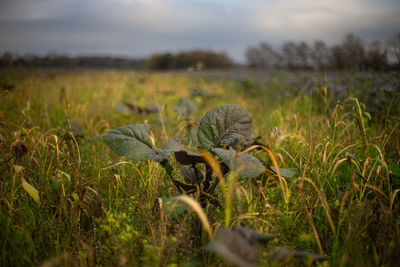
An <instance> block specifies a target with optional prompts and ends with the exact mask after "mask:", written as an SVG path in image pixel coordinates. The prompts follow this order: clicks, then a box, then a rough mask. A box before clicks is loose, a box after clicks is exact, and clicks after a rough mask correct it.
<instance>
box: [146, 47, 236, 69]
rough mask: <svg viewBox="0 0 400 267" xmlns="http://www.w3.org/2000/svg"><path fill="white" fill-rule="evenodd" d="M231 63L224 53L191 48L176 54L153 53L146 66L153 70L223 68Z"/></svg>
mask: <svg viewBox="0 0 400 267" xmlns="http://www.w3.org/2000/svg"><path fill="white" fill-rule="evenodd" d="M232 65H233V63H232V60H231V59H230V58H229V57H228V56H227V55H226V54H224V53H216V52H213V51H205V50H192V51H186V52H180V53H178V54H170V53H165V54H153V55H152V56H151V57H150V59H149V60H148V67H149V68H150V69H154V70H168V69H185V68H189V67H196V68H202V67H204V68H208V69H224V68H229V67H231V66H232Z"/></svg>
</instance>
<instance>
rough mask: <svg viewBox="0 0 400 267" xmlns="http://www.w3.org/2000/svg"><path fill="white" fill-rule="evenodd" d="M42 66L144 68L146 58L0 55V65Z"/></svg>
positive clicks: (54, 54)
mask: <svg viewBox="0 0 400 267" xmlns="http://www.w3.org/2000/svg"><path fill="white" fill-rule="evenodd" d="M10 66H14V67H40V68H54V67H57V68H68V69H73V68H104V69H143V68H146V66H147V60H146V59H130V58H123V57H112V56H77V57H70V56H66V55H62V54H57V53H51V54H48V55H45V56H38V55H33V54H25V55H22V56H20V55H16V54H11V53H10V52H6V53H3V55H2V56H1V57H0V67H10Z"/></svg>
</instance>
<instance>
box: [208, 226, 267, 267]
mask: <svg viewBox="0 0 400 267" xmlns="http://www.w3.org/2000/svg"><path fill="white" fill-rule="evenodd" d="M206 250H208V251H212V252H215V253H216V254H218V255H219V256H220V257H221V258H223V259H224V260H225V261H226V262H227V263H229V264H231V265H233V266H240V267H255V266H257V263H258V261H259V259H260V256H261V254H260V253H259V252H258V250H257V249H256V248H255V247H253V246H252V245H251V244H250V243H249V242H248V241H247V240H246V239H245V237H243V236H242V235H241V234H240V233H238V232H236V231H232V230H230V229H228V228H224V227H220V228H219V229H218V231H217V233H216V234H215V238H214V240H212V241H210V242H209V243H208V244H207V246H206Z"/></svg>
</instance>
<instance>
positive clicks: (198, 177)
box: [182, 166, 204, 185]
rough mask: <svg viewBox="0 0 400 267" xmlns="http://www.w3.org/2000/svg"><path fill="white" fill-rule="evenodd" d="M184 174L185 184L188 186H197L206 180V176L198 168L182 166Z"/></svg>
mask: <svg viewBox="0 0 400 267" xmlns="http://www.w3.org/2000/svg"><path fill="white" fill-rule="evenodd" d="M182 173H183V178H184V179H185V182H186V183H188V184H192V185H196V184H199V183H201V182H202V181H203V179H204V175H203V174H202V173H201V172H200V171H199V170H198V169H197V168H189V167H186V166H182Z"/></svg>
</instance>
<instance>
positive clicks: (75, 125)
mask: <svg viewBox="0 0 400 267" xmlns="http://www.w3.org/2000/svg"><path fill="white" fill-rule="evenodd" d="M69 127H70V128H71V131H72V134H73V135H74V137H75V138H78V137H84V133H83V129H82V126H81V125H80V123H79V122H77V121H76V120H72V121H71V122H70V123H69Z"/></svg>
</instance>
